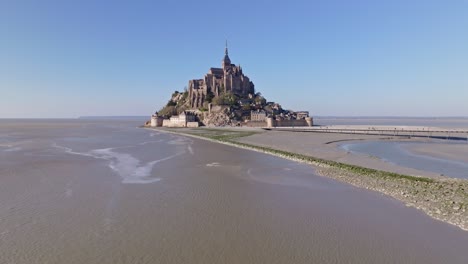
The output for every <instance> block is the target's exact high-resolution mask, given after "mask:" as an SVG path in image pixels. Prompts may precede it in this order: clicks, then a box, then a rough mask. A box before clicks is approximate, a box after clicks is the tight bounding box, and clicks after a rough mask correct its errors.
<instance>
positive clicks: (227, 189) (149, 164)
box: [0, 120, 468, 263]
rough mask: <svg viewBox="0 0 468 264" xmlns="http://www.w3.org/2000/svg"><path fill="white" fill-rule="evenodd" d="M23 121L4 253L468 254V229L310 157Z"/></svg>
mask: <svg viewBox="0 0 468 264" xmlns="http://www.w3.org/2000/svg"><path fill="white" fill-rule="evenodd" d="M22 122H23V123H22ZM24 122H25V121H14V122H13V121H4V120H3V121H0V135H1V136H0V241H1V243H0V252H1V254H0V263H314V262H315V263H466V262H467V260H468V252H467V251H466V245H467V244H468V232H464V231H461V230H460V229H458V228H455V227H453V226H450V225H448V224H445V223H442V222H439V221H435V220H433V219H431V218H429V217H427V216H426V215H424V214H423V213H422V212H420V211H417V210H415V209H412V208H408V207H405V206H404V205H403V204H401V203H400V202H397V201H395V200H393V199H389V198H386V197H384V196H381V195H379V194H376V193H373V192H368V191H364V190H360V189H356V188H354V187H351V186H349V185H345V184H341V183H338V182H336V181H333V180H330V179H327V178H323V177H319V176H316V175H315V174H314V172H313V170H312V168H311V167H309V166H306V165H303V164H298V163H294V162H291V161H287V160H283V159H279V158H276V157H272V156H268V155H264V154H259V153H255V152H251V151H246V150H242V149H237V148H233V147H229V146H225V145H219V144H215V143H210V142H205V141H201V140H197V139H191V138H186V137H181V136H175V135H168V134H161V133H158V132H154V131H150V130H144V129H140V128H136V127H135V126H136V125H139V124H138V123H137V122H118V121H86V120H60V121H41V122H39V121H35V122H33V123H24ZM15 148H16V149H15Z"/></svg>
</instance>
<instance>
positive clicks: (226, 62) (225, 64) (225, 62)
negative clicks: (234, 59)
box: [222, 40, 231, 70]
mask: <svg viewBox="0 0 468 264" xmlns="http://www.w3.org/2000/svg"><path fill="white" fill-rule="evenodd" d="M222 65H223V69H224V70H226V69H227V68H228V67H231V59H229V54H228V46H227V40H226V48H225V50H224V59H223V62H222Z"/></svg>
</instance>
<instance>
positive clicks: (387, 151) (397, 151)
mask: <svg viewBox="0 0 468 264" xmlns="http://www.w3.org/2000/svg"><path fill="white" fill-rule="evenodd" d="M411 144H430V145H431V147H434V148H437V144H438V143H437V142H399V141H360V142H352V143H343V144H340V145H339V147H340V148H342V149H344V150H346V151H349V152H352V153H359V154H364V155H370V156H374V157H378V158H380V159H382V160H384V161H386V162H389V163H393V164H396V165H399V166H403V167H408V168H413V169H418V170H422V171H429V172H435V173H438V174H443V175H446V176H449V177H454V178H465V179H466V178H468V164H467V163H465V162H462V161H457V160H450V159H442V158H437V157H431V156H426V155H420V154H415V153H412V152H410V151H409V150H408V149H407V148H405V146H409V145H411ZM453 144H457V143H453ZM459 144H465V145H466V143H459Z"/></svg>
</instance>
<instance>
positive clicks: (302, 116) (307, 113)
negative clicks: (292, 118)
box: [296, 111, 309, 119]
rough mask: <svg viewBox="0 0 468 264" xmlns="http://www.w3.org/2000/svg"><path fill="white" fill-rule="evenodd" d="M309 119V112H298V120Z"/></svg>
mask: <svg viewBox="0 0 468 264" xmlns="http://www.w3.org/2000/svg"><path fill="white" fill-rule="evenodd" d="M306 117H309V111H297V112H296V119H305V118H306Z"/></svg>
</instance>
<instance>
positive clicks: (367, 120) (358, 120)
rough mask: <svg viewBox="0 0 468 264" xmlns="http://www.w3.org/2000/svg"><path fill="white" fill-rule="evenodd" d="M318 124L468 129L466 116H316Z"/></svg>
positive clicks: (315, 122)
mask: <svg viewBox="0 0 468 264" xmlns="http://www.w3.org/2000/svg"><path fill="white" fill-rule="evenodd" d="M314 124H317V125H369V126H424V127H440V128H453V129H463V130H466V129H468V118H466V117H459V118H456V117H419V118H418V117H382V118H378V117H316V118H314Z"/></svg>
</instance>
